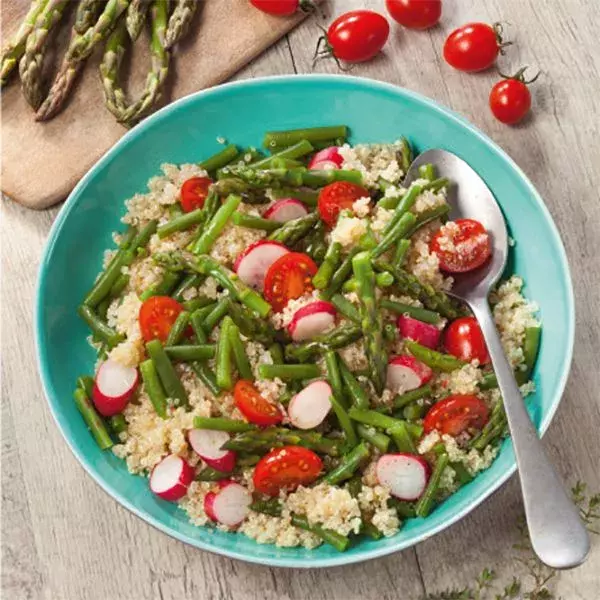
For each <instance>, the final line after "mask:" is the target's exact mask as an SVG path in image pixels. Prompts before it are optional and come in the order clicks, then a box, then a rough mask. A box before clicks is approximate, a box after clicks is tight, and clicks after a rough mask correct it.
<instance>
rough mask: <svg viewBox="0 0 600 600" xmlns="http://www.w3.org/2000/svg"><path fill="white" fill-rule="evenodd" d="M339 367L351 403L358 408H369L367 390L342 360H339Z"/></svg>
mask: <svg viewBox="0 0 600 600" xmlns="http://www.w3.org/2000/svg"><path fill="white" fill-rule="evenodd" d="M338 364H339V369H340V374H341V376H342V379H343V381H344V385H345V386H346V390H347V391H348V394H349V395H350V398H351V399H352V404H353V405H354V407H355V408H358V409H367V408H369V396H368V395H367V392H365V390H364V389H363V388H362V387H361V385H360V383H358V381H357V380H356V378H355V377H354V375H353V374H352V372H351V371H350V369H348V367H347V366H346V364H345V363H344V361H343V360H340V361H339V363H338Z"/></svg>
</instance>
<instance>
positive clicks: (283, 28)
mask: <svg viewBox="0 0 600 600" xmlns="http://www.w3.org/2000/svg"><path fill="white" fill-rule="evenodd" d="M198 2H199V4H200V7H199V10H198V11H197V14H196V16H195V19H194V24H193V25H192V31H191V34H190V35H189V36H188V37H187V38H186V39H185V40H184V42H183V43H182V44H181V45H180V46H179V47H177V48H176V49H175V53H174V59H173V60H172V61H171V69H170V74H169V79H168V84H167V88H166V93H165V94H164V98H163V102H168V101H172V100H175V99H177V98H181V97H183V96H186V95H188V94H191V93H192V92H196V91H198V90H201V89H204V88H207V87H210V86H212V85H216V84H217V83H221V82H222V81H225V80H226V79H227V78H228V77H230V76H231V75H233V74H234V73H235V72H236V71H238V70H239V69H240V68H241V67H242V66H244V65H246V64H247V63H248V62H249V61H250V60H252V59H253V58H254V57H255V56H257V55H258V54H260V53H261V52H262V51H263V50H264V49H265V48H268V47H269V46H270V45H272V44H273V43H274V42H275V41H276V40H278V39H279V38H280V37H281V36H282V35H284V34H285V33H286V32H287V31H289V30H290V29H291V28H292V27H293V26H294V25H296V24H297V23H298V22H299V21H301V20H302V18H303V15H299V16H292V17H286V18H275V17H271V16H269V15H265V14H263V13H261V12H259V11H257V10H255V9H254V8H253V7H252V6H250V5H249V4H248V2H245V1H240V0H211V1H209V0H198ZM73 4H74V3H73ZM28 6H29V0H6V1H5V2H3V3H2V24H3V32H5V33H8V34H11V33H12V32H13V31H14V30H16V29H17V27H18V25H19V23H20V21H21V18H22V16H23V15H24V14H25V12H26V11H27V7H28ZM71 12H73V11H71ZM232 23H235V27H232ZM60 37H61V40H62V44H61V46H62V47H64V45H65V44H66V37H68V27H63V28H62V31H61V32H60ZM133 50H134V52H133V56H132V62H131V66H130V71H131V79H132V80H133V81H134V82H135V86H136V87H137V88H138V93H139V88H140V87H141V86H143V82H144V81H145V78H146V73H147V72H148V51H147V42H146V40H145V39H143V38H142V39H140V41H139V42H138V43H137V44H135V45H134V47H133ZM101 54H102V53H101V52H100V51H99V50H97V51H96V52H95V53H94V55H93V56H92V58H90V59H89V60H88V64H87V65H86V68H85V70H84V71H83V74H82V76H81V77H80V80H79V81H78V83H77V84H76V89H75V90H74V91H73V93H72V95H71V98H70V99H69V100H68V103H67V106H66V108H65V109H64V110H63V111H62V112H61V113H60V114H59V115H58V116H57V117H55V118H54V119H52V120H51V121H48V122H46V123H37V122H36V121H34V119H33V112H32V110H31V108H30V107H29V105H28V104H27V103H26V102H25V100H24V99H23V96H22V94H21V91H20V86H19V84H18V81H12V85H9V86H8V88H7V89H6V91H4V92H3V93H2V112H3V115H2V117H3V118H2V129H1V135H2V139H3V140H4V141H5V143H4V150H3V159H2V191H3V192H4V193H5V194H7V195H8V196H10V197H11V198H13V199H14V200H16V201H17V202H20V203H21V204H24V205H25V206H28V207H30V208H36V209H41V208H46V207H48V206H50V205H52V204H56V203H57V202H59V201H61V200H63V199H64V198H65V197H66V196H67V194H68V193H69V192H70V191H71V190H72V189H73V187H74V186H75V184H76V183H77V182H78V181H79V179H81V177H82V176H83V175H84V173H85V172H86V171H87V170H88V169H89V168H90V167H91V166H92V165H93V164H94V163H95V162H96V161H97V160H98V159H99V158H100V157H101V156H102V155H103V154H104V153H105V152H106V151H107V150H108V149H109V148H110V147H111V146H112V145H113V144H114V143H115V142H116V141H117V140H118V139H119V138H120V137H121V136H122V135H123V134H124V133H125V132H126V131H127V130H126V129H125V128H124V127H123V126H122V125H120V124H119V123H117V122H116V121H115V119H114V117H113V116H112V115H111V114H110V113H109V112H108V111H107V110H106V109H105V108H104V106H103V95H102V85H101V82H100V77H99V74H98V63H99V61H100V58H101ZM55 64H58V59H56V60H55ZM15 79H18V77H15ZM134 97H137V96H135V95H134ZM24 140H26V143H25V142H24ZM25 149H26V152H27V160H23V152H24V151H25ZM32 172H34V173H36V174H37V176H36V177H31V173H32Z"/></svg>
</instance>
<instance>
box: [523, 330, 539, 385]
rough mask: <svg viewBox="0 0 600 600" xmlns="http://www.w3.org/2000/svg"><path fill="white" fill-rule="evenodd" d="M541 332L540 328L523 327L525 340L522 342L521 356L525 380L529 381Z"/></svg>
mask: <svg viewBox="0 0 600 600" xmlns="http://www.w3.org/2000/svg"><path fill="white" fill-rule="evenodd" d="M541 334H542V328H541V327H539V326H536V327H526V328H525V341H524V344H523V358H524V362H525V367H526V369H525V381H529V378H530V377H531V373H532V372H533V368H534V366H535V362H536V359H537V355H538V350H539V347H540V337H541Z"/></svg>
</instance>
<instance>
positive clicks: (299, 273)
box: [263, 252, 319, 312]
mask: <svg viewBox="0 0 600 600" xmlns="http://www.w3.org/2000/svg"><path fill="white" fill-rule="evenodd" d="M318 270H319V268H318V267H317V265H316V264H315V262H314V261H313V259H312V258H311V257H310V256H308V255H307V254H302V253H301V252H289V253H288V254H284V255H283V256H281V257H280V258H278V259H277V260H276V261H275V262H274V263H273V264H272V265H271V266H270V267H269V270H268V271H267V274H266V275H265V288H264V292H263V293H264V295H265V298H266V299H267V301H268V302H269V303H270V304H271V306H272V307H273V310H274V311H275V312H280V311H282V310H283V309H284V308H285V307H286V306H287V303H288V302H289V301H290V300H294V299H295V298H300V296H304V294H306V293H308V292H312V290H314V289H315V287H314V285H313V282H312V278H313V277H314V276H315V274H316V273H317V271H318Z"/></svg>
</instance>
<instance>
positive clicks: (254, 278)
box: [233, 240, 289, 290]
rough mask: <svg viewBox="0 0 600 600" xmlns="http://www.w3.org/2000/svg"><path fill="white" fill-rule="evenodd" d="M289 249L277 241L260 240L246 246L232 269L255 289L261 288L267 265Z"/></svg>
mask: <svg viewBox="0 0 600 600" xmlns="http://www.w3.org/2000/svg"><path fill="white" fill-rule="evenodd" d="M288 252H289V250H288V249H287V248H286V247H285V246H284V245H283V244H280V243H279V242H270V241H266V240H260V241H258V242H256V243H254V244H252V245H251V246H248V248H246V250H244V251H243V252H242V253H241V254H240V255H239V256H238V257H237V260H236V261H235V265H234V267H233V270H234V271H235V272H236V273H237V274H238V275H239V277H240V279H241V280H242V281H243V282H244V283H246V284H247V285H249V286H250V287H253V288H255V289H257V290H262V289H263V287H264V284H265V275H266V273H267V271H268V270H269V267H270V266H271V265H272V264H273V263H274V262H275V261H276V260H277V259H278V258H281V257H282V256H283V255H284V254H287V253H288Z"/></svg>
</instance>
